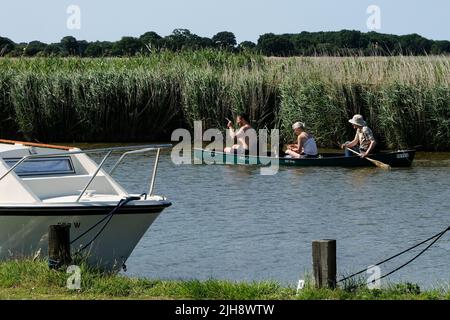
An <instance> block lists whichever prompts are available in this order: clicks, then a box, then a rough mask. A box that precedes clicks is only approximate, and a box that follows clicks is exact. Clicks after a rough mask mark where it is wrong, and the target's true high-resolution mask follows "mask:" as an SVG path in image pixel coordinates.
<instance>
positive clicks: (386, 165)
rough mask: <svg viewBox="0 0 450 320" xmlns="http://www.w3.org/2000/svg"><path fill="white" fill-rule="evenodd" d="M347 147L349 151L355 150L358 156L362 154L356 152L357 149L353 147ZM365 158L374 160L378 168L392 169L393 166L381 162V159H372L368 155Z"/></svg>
mask: <svg viewBox="0 0 450 320" xmlns="http://www.w3.org/2000/svg"><path fill="white" fill-rule="evenodd" d="M346 149H347V150H349V151H351V152H353V153H354V154H357V155H358V156H361V154H360V153H358V152H356V151H355V150H353V149H350V148H346ZM364 159H367V160H369V161H370V162H372V163H373V164H374V165H376V166H377V167H378V168H382V169H391V166H390V165H388V164H386V163H383V162H381V161H378V160H374V159H370V158H368V157H365V158H364Z"/></svg>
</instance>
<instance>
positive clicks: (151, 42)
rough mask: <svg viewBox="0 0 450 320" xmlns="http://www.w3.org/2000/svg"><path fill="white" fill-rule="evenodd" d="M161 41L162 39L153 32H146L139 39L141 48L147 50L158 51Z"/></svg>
mask: <svg viewBox="0 0 450 320" xmlns="http://www.w3.org/2000/svg"><path fill="white" fill-rule="evenodd" d="M161 39H162V37H161V36H160V35H159V34H157V33H156V32H153V31H150V32H146V33H144V34H143V35H141V36H140V37H139V41H141V43H142V46H143V47H146V48H147V49H149V50H153V49H156V50H159V49H160V47H161Z"/></svg>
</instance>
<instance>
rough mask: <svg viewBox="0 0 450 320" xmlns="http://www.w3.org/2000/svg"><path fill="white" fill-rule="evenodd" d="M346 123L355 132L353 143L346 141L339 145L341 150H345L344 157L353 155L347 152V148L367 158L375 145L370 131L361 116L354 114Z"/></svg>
mask: <svg viewBox="0 0 450 320" xmlns="http://www.w3.org/2000/svg"><path fill="white" fill-rule="evenodd" d="M348 122H350V123H351V124H352V125H353V128H354V129H355V130H356V135H355V138H354V139H353V141H351V142H348V141H347V142H346V143H344V144H342V145H341V148H342V149H345V156H346V157H349V156H352V155H353V153H351V152H350V151H348V150H347V148H351V149H353V150H355V151H357V152H359V153H360V154H361V157H362V158H365V157H367V156H368V155H369V154H370V153H371V152H372V151H373V150H374V148H375V145H376V144H377V142H376V141H375V138H374V136H373V133H372V130H371V129H370V128H369V127H368V126H367V123H366V122H365V121H364V118H363V116H362V115H360V114H355V115H354V116H353V118H351V119H350V120H348Z"/></svg>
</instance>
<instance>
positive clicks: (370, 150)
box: [361, 140, 377, 158]
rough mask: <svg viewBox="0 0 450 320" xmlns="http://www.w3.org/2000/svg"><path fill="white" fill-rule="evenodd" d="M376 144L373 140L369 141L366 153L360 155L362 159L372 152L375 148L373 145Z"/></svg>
mask: <svg viewBox="0 0 450 320" xmlns="http://www.w3.org/2000/svg"><path fill="white" fill-rule="evenodd" d="M376 144H377V142H376V141H375V140H371V141H370V145H369V148H367V151H366V152H364V153H362V154H361V157H362V158H365V157H367V156H368V155H369V154H370V153H371V152H372V150H373V148H375V145H376Z"/></svg>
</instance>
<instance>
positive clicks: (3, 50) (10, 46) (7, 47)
mask: <svg viewBox="0 0 450 320" xmlns="http://www.w3.org/2000/svg"><path fill="white" fill-rule="evenodd" d="M14 47H15V44H14V42H12V40H10V39H8V38H3V37H0V57H1V56H3V55H5V54H7V53H9V52H11V51H12V50H14Z"/></svg>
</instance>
